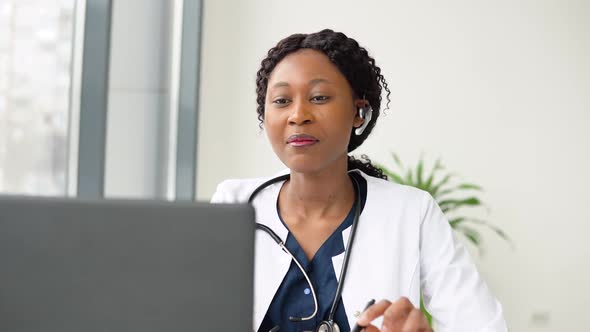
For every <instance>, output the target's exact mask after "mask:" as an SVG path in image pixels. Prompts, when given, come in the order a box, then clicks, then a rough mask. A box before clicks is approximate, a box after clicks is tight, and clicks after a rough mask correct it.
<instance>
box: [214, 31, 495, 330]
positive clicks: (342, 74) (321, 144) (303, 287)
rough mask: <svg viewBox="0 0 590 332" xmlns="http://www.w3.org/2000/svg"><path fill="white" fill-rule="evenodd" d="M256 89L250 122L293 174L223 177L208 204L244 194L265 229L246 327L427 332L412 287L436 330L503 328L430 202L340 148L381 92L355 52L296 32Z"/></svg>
mask: <svg viewBox="0 0 590 332" xmlns="http://www.w3.org/2000/svg"><path fill="white" fill-rule="evenodd" d="M256 84H257V88H256V92H257V95H258V97H257V102H258V108H257V112H258V118H259V120H260V121H261V125H263V127H264V129H265V130H266V132H267V135H268V138H269V141H270V143H271V145H272V148H273V150H274V152H275V153H276V155H277V156H278V157H279V158H280V159H281V161H282V162H283V163H284V164H285V165H286V166H287V167H288V170H287V171H286V172H284V173H285V175H283V176H279V177H278V178H274V179H273V180H271V181H268V182H267V180H269V179H250V180H227V181H224V182H222V183H221V184H220V185H219V186H218V188H217V191H216V193H215V194H214V196H213V198H212V202H220V203H221V202H223V203H235V202H247V201H251V203H252V204H253V206H254V208H255V209H256V215H257V222H258V223H260V224H262V226H259V229H260V230H262V231H263V232H262V231H259V232H257V235H256V263H255V303H254V329H255V330H257V331H265V332H266V331H271V330H272V331H278V330H279V329H280V331H316V330H319V331H330V330H334V331H337V329H336V327H335V326H337V327H338V328H339V330H340V331H349V330H350V329H351V328H352V327H353V325H355V324H358V325H359V326H360V327H361V328H363V331H390V332H392V331H432V330H431V329H430V327H429V326H428V323H427V320H426V318H425V317H424V315H423V314H422V312H421V311H420V310H419V309H418V307H419V303H420V292H422V293H423V296H424V303H425V306H426V308H427V309H428V310H429V311H430V313H431V314H432V315H433V318H434V321H435V323H436V327H437V331H469V332H475V331H505V330H506V326H505V322H504V319H503V317H502V309H501V306H500V304H499V303H498V301H497V300H496V299H495V298H494V297H493V296H492V295H491V293H490V291H489V289H488V288H487V286H486V285H485V283H484V282H483V281H482V280H481V278H480V277H479V275H478V273H477V271H476V269H475V267H474V265H473V264H472V262H471V261H470V259H469V257H468V255H467V253H466V251H465V250H464V248H463V247H462V246H461V244H460V242H458V241H457V240H456V239H455V238H454V236H453V233H452V230H451V228H450V227H449V224H448V221H447V220H446V219H445V217H444V215H443V214H442V212H441V210H440V208H439V207H438V205H437V204H436V203H435V201H434V200H433V198H432V197H431V196H430V195H429V194H428V193H426V192H424V191H421V190H418V189H415V188H412V187H407V186H403V185H399V184H394V183H391V182H388V181H386V180H385V176H383V173H382V172H381V171H380V170H379V169H377V168H375V167H373V166H372V165H371V164H370V161H368V160H366V159H365V160H356V159H354V158H352V157H349V156H348V153H349V152H351V151H353V150H354V149H356V148H357V147H358V146H359V145H361V144H362V143H363V142H364V140H365V139H366V138H367V136H368V135H369V134H370V133H371V130H372V129H373V127H374V126H375V124H376V121H377V120H378V118H379V114H380V109H381V93H382V89H384V90H385V91H386V92H387V97H388V99H389V94H390V91H389V89H388V88H387V83H386V81H385V78H384V77H383V76H382V75H381V70H380V68H379V67H377V66H376V64H375V60H374V59H373V58H372V57H371V56H369V55H368V53H367V51H366V50H365V49H364V48H362V47H360V46H359V44H358V43H357V42H356V41H355V40H353V39H352V38H348V37H347V36H346V35H344V34H342V33H337V32H334V31H332V30H323V31H320V32H318V33H312V34H295V35H292V36H289V37H287V38H285V39H283V40H281V41H280V42H279V43H278V44H277V45H276V46H275V47H274V48H272V49H271V50H270V51H269V52H268V55H267V57H266V58H265V59H264V60H263V61H262V64H261V68H260V70H259V71H258V75H257V79H256ZM267 233H268V234H267ZM277 243H279V244H283V243H284V246H285V249H286V250H285V252H283V250H281V248H280V247H279V246H278V245H277ZM287 252H288V253H287ZM291 255H292V256H291ZM347 261H348V262H347ZM302 271H305V274H304V273H303V272H302ZM339 281H344V282H339ZM339 286H341V287H340V289H339ZM370 299H377V300H378V301H377V303H375V304H373V305H370V306H369V307H368V309H367V310H366V311H365V310H364V309H365V306H366V305H367V301H369V300H370ZM322 322H323V323H322ZM320 326H321V327H320Z"/></svg>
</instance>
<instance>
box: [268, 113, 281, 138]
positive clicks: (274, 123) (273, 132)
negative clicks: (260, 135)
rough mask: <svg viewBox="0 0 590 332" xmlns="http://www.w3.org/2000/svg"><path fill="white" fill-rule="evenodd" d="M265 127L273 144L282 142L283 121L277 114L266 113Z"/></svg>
mask: <svg viewBox="0 0 590 332" xmlns="http://www.w3.org/2000/svg"><path fill="white" fill-rule="evenodd" d="M264 129H265V131H266V136H267V137H268V140H269V141H270V143H271V144H272V145H276V144H279V143H281V142H282V140H283V130H282V127H281V121H280V119H278V118H277V117H276V116H273V115H272V114H265V118H264Z"/></svg>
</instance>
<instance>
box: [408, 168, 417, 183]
mask: <svg viewBox="0 0 590 332" xmlns="http://www.w3.org/2000/svg"><path fill="white" fill-rule="evenodd" d="M406 184H407V185H410V186H412V187H417V186H416V184H415V183H414V177H413V175H412V170H411V169H408V172H407V173H406Z"/></svg>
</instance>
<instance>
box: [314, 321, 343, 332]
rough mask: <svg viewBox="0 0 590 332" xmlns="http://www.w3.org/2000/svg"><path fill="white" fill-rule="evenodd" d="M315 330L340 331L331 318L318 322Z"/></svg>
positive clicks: (323, 331)
mask: <svg viewBox="0 0 590 332" xmlns="http://www.w3.org/2000/svg"><path fill="white" fill-rule="evenodd" d="M316 332H340V327H338V324H336V322H335V321H333V320H325V321H323V322H321V323H320V325H319V326H318V328H317V330H316Z"/></svg>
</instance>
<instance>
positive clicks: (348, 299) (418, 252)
mask: <svg viewBox="0 0 590 332" xmlns="http://www.w3.org/2000/svg"><path fill="white" fill-rule="evenodd" d="M285 172H288V170H287V171H285ZM359 172H360V171H359ZM360 173H361V174H362V175H363V177H364V178H365V179H366V180H367V199H366V203H365V207H364V209H363V212H362V214H361V216H360V219H359V224H358V228H357V235H356V237H355V243H354V247H353V250H352V253H351V256H350V262H349V264H350V265H349V269H348V274H347V276H346V280H345V284H344V286H343V291H342V301H343V303H344V308H345V309H346V313H347V315H348V321H349V324H350V326H351V327H352V326H353V325H354V324H355V322H356V319H357V316H358V314H359V313H360V312H361V311H362V310H363V308H364V306H365V305H366V303H367V302H368V301H369V300H370V299H376V300H377V301H379V300H381V299H388V300H390V301H392V302H393V301H395V300H397V299H398V298H400V297H402V296H405V297H407V298H408V299H409V300H410V301H411V302H412V303H413V304H414V306H416V307H418V306H419V305H420V290H422V292H423V294H424V303H425V306H426V308H427V309H428V311H429V312H430V313H431V314H432V315H433V318H434V320H435V324H436V330H437V332H445V331H452V332H463V331H464V332H479V331H481V332H483V331H486V332H487V331H494V332H496V331H498V332H500V331H507V328H506V323H505V321H504V317H503V314H502V306H501V305H500V303H499V302H498V301H497V300H496V299H495V298H494V296H493V295H492V294H491V292H490V290H489V289H488V287H487V285H486V284H485V282H484V281H483V280H482V279H481V277H480V275H479V274H478V272H477V270H476V268H475V266H474V264H473V263H472V261H471V259H470V257H469V255H468V253H467V251H466V250H465V248H464V247H463V245H462V244H461V242H460V241H459V240H457V239H456V237H455V235H454V234H453V230H452V229H451V227H450V226H449V223H448V220H447V219H446V217H445V216H444V215H443V213H442V211H441V210H440V208H439V206H438V205H437V203H436V202H435V200H434V199H433V198H432V196H430V194H429V193H427V192H425V191H422V190H419V189H416V188H413V187H409V186H404V185H399V184H395V183H392V182H388V181H385V180H382V179H378V178H375V177H371V176H368V175H366V174H364V173H362V172H360ZM266 180H268V179H247V180H226V181H224V182H222V183H221V184H219V186H218V187H217V191H216V192H215V194H214V195H213V198H212V200H211V201H212V202H214V203H240V202H247V200H248V197H249V196H250V194H251V193H252V192H253V191H254V189H255V188H256V187H258V186H259V185H260V184H262V183H263V182H264V181H266ZM281 186H282V182H281V183H276V184H273V185H271V186H269V187H268V188H266V189H265V190H263V191H262V192H260V193H259V194H258V196H256V199H255V200H254V202H253V205H254V208H255V210H256V221H257V222H259V223H262V224H264V225H266V226H268V227H270V228H271V229H272V230H274V231H275V232H276V233H277V234H278V235H279V236H280V237H281V238H282V239H283V241H285V240H286V238H287V233H288V230H287V229H286V228H285V226H284V225H283V224H282V223H281V221H280V219H279V217H278V215H277V209H276V203H277V198H278V194H279V190H280V188H281ZM349 233H350V227H349V228H348V229H346V230H344V232H343V234H342V236H343V241H344V243H347V240H348V235H349ZM255 253H256V254H255V255H256V258H255V268H254V271H255V278H254V280H255V282H254V294H255V296H254V330H257V329H258V327H259V326H260V324H261V323H262V320H263V319H264V316H265V314H266V311H267V309H268V306H269V305H270V303H271V301H272V299H273V297H274V294H275V292H276V291H277V289H278V287H279V286H280V284H281V282H282V280H283V277H284V276H285V274H286V273H287V271H288V269H289V265H290V263H291V258H290V257H289V256H288V255H287V254H285V253H284V252H283V251H282V250H281V249H280V248H279V246H278V245H277V244H276V243H275V242H274V241H273V240H272V239H271V238H270V236H268V234H266V233H265V232H262V231H258V232H257V233H256V244H255ZM343 258H344V253H342V254H340V255H338V256H335V257H333V258H332V261H333V265H334V269H335V274H336V276H337V277H339V274H340V269H341V267H342V263H343ZM374 324H381V319H379V320H376V321H375V322H374ZM377 326H380V325H377Z"/></svg>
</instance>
